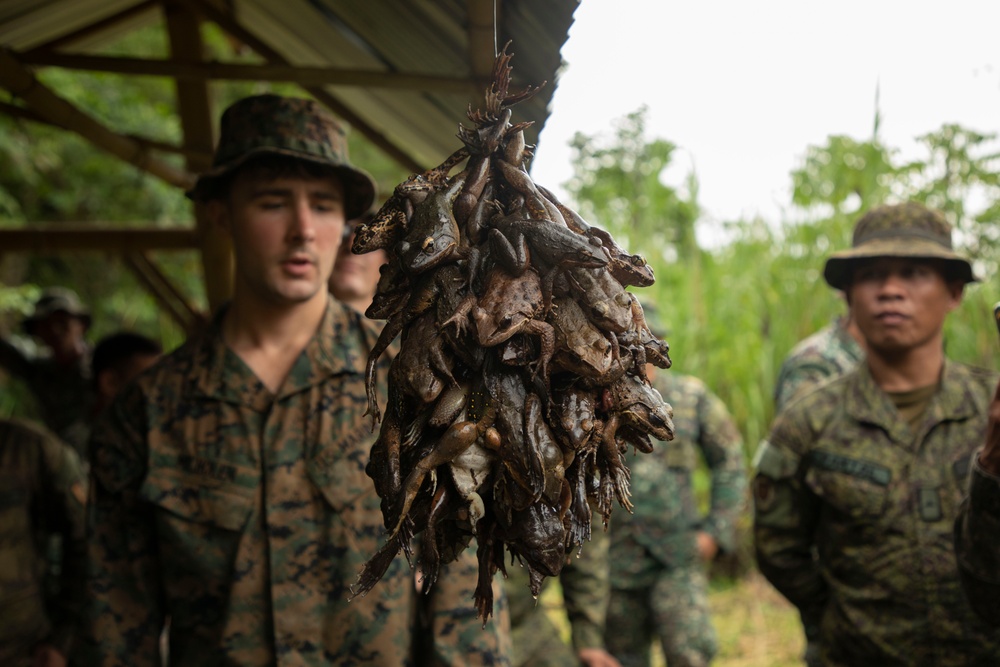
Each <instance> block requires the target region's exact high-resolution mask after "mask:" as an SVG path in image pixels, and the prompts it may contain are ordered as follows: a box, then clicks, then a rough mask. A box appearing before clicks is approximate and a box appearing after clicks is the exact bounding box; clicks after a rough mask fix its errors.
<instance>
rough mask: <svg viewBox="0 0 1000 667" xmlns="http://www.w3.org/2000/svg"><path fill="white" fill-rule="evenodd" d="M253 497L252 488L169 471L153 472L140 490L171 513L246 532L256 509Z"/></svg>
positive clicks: (152, 501) (148, 500)
mask: <svg viewBox="0 0 1000 667" xmlns="http://www.w3.org/2000/svg"><path fill="white" fill-rule="evenodd" d="M254 495H255V489H253V488H249V487H243V486H239V485H237V484H234V483H232V482H219V481H211V480H206V479H205V478H204V477H202V476H200V475H193V474H191V473H186V472H180V471H177V470H170V469H157V470H152V471H150V473H149V474H148V475H147V476H146V479H145V480H144V481H143V483H142V487H141V488H140V489H139V496H140V497H141V498H142V499H143V500H145V501H147V502H150V503H152V504H154V505H157V506H158V507H161V508H163V509H164V510H166V511H168V512H170V513H171V514H176V515H177V516H180V517H182V518H184V519H187V520H189V521H193V522H195V523H205V524H211V525H215V526H219V527H220V528H225V529H227V530H242V529H243V527H244V526H245V525H246V523H247V519H248V518H249V516H250V512H251V511H252V510H253V506H254Z"/></svg>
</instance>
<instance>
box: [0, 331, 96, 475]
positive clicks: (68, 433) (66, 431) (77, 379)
mask: <svg viewBox="0 0 1000 667" xmlns="http://www.w3.org/2000/svg"><path fill="white" fill-rule="evenodd" d="M0 368H2V369H3V370H5V371H7V372H8V373H10V374H11V375H12V376H14V377H16V378H19V379H20V380H22V381H23V382H24V383H25V384H26V385H27V386H28V389H30V390H31V393H32V394H33V395H34V396H35V399H36V400H37V401H38V407H39V409H40V410H41V415H42V421H43V422H44V423H45V425H46V426H47V427H48V428H49V429H50V430H52V432H54V433H55V434H56V435H58V436H59V437H60V438H61V439H62V440H63V441H64V442H66V443H69V444H70V445H72V447H73V449H75V450H76V451H77V453H78V454H79V455H80V456H83V455H84V452H85V447H86V444H87V438H88V437H89V435H90V417H91V414H92V412H93V410H94V403H95V399H96V395H95V392H94V385H93V383H92V382H91V379H90V352H89V350H88V352H87V354H85V355H84V356H83V357H82V358H81V359H80V360H79V361H77V362H76V363H74V364H72V365H70V366H62V365H59V364H57V363H56V362H55V361H54V360H53V359H52V358H51V357H48V356H37V357H36V356H31V355H29V354H27V353H26V352H25V351H23V350H22V349H20V348H19V347H18V346H16V345H14V344H13V343H12V342H10V341H9V340H7V339H5V338H0Z"/></svg>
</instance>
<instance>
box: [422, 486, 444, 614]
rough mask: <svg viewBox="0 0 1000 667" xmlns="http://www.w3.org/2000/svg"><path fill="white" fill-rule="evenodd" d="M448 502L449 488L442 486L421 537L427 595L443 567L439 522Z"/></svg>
mask: <svg viewBox="0 0 1000 667" xmlns="http://www.w3.org/2000/svg"><path fill="white" fill-rule="evenodd" d="M448 500H449V498H448V487H447V486H445V485H444V484H442V485H441V486H440V487H438V489H437V491H435V492H434V498H433V499H432V500H431V510H430V515H429V516H428V517H427V526H426V527H425V528H424V532H423V534H422V535H421V537H420V564H421V565H422V569H423V573H424V578H423V584H424V585H423V588H422V592H423V593H424V594H425V595H426V594H428V593H430V590H431V587H432V586H434V583H435V582H436V581H437V577H438V570H439V569H440V566H441V555H440V553H439V552H438V545H437V522H438V519H440V518H441V515H442V514H443V513H444V508H445V507H446V506H447V504H448Z"/></svg>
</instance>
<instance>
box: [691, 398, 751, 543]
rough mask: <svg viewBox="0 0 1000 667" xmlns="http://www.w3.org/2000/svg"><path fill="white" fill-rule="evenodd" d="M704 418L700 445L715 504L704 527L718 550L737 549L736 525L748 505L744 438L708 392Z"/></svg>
mask: <svg viewBox="0 0 1000 667" xmlns="http://www.w3.org/2000/svg"><path fill="white" fill-rule="evenodd" d="M698 417H699V420H700V421H701V424H700V433H701V436H700V438H699V440H698V445H699V446H700V447H701V451H702V454H703V456H704V457H705V462H706V463H707V464H708V469H709V473H710V475H711V478H712V503H711V509H710V510H709V514H708V516H707V517H705V520H704V522H703V525H702V526H701V529H702V530H704V531H705V532H707V533H708V534H709V535H711V536H712V537H713V538H714V539H715V542H716V544H718V545H719V549H721V550H722V551H733V549H735V548H736V524H737V521H738V520H739V517H740V515H741V514H742V513H743V510H744V508H745V507H746V492H747V473H746V464H745V462H744V458H743V439H742V437H740V432H739V430H738V429H737V428H736V424H735V423H734V422H733V418H732V417H731V416H730V415H729V411H728V410H727V409H726V406H725V404H724V403H723V402H722V400H721V399H719V398H718V397H717V396H715V394H713V393H711V392H709V391H706V393H705V394H704V396H703V397H702V399H701V401H700V405H699V409H698Z"/></svg>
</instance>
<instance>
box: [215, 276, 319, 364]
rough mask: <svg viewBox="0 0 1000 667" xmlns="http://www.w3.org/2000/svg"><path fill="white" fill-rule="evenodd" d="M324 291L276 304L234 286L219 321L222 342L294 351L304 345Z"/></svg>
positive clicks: (313, 327)
mask: <svg viewBox="0 0 1000 667" xmlns="http://www.w3.org/2000/svg"><path fill="white" fill-rule="evenodd" d="M326 304H327V294H326V291H325V290H324V291H322V292H317V294H316V296H314V297H313V298H311V299H309V300H308V301H305V302H302V303H297V304H291V305H289V304H276V303H273V302H270V301H264V300H261V299H258V298H255V297H254V296H253V295H251V294H249V293H248V292H246V291H245V290H240V288H239V286H237V287H236V290H235V293H234V294H233V300H232V303H231V304H230V306H229V310H228V311H227V312H226V314H225V316H224V319H223V321H222V336H223V340H225V341H226V344H227V345H229V347H231V348H232V349H233V351H235V352H237V353H239V352H241V351H244V350H262V349H271V350H279V349H286V350H291V349H294V350H298V351H301V350H302V349H303V348H305V346H306V344H307V343H308V342H309V339H310V338H312V336H313V334H314V333H316V330H317V329H318V328H319V325H320V322H322V321H323V314H324V313H325V312H326Z"/></svg>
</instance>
